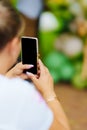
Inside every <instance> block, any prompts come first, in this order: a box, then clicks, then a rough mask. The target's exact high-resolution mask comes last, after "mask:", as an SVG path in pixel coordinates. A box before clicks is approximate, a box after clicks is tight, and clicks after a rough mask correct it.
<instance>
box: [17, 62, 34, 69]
mask: <svg viewBox="0 0 87 130" xmlns="http://www.w3.org/2000/svg"><path fill="white" fill-rule="evenodd" d="M16 66H17V67H18V68H19V69H21V70H24V69H30V68H32V67H34V65H32V64H30V65H27V64H22V62H20V63H18V64H17V65H16Z"/></svg>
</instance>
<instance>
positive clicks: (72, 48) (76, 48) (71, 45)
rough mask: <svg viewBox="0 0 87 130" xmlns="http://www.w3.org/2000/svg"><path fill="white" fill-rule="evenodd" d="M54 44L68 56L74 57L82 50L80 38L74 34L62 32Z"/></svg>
mask: <svg viewBox="0 0 87 130" xmlns="http://www.w3.org/2000/svg"><path fill="white" fill-rule="evenodd" d="M55 46H56V48H57V49H58V50H61V51H62V52H63V53H64V54H66V55H67V56H69V57H75V56H77V55H79V54H81V53H82V50H83V42H82V40H81V39H80V38H78V37H76V36H71V35H68V34H63V35H62V36H60V37H59V38H58V39H57V40H56V42H55Z"/></svg>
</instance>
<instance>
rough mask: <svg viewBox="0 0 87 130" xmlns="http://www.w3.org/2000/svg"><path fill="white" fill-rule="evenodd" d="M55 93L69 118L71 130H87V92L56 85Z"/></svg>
mask: <svg viewBox="0 0 87 130" xmlns="http://www.w3.org/2000/svg"><path fill="white" fill-rule="evenodd" d="M55 92H56V94H57V97H58V99H59V100H60V102H61V104H62V106H63V108H64V111H65V113H66V115H67V117H68V120H69V123H70V126H71V130H87V90H77V89H75V88H73V87H72V86H70V85H66V84H58V85H55Z"/></svg>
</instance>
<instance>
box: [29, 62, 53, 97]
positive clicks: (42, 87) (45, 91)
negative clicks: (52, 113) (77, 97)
mask: <svg viewBox="0 0 87 130" xmlns="http://www.w3.org/2000/svg"><path fill="white" fill-rule="evenodd" d="M39 69H40V70H39V71H40V72H39V73H40V76H39V77H38V78H37V77H36V76H35V75H33V74H32V73H27V74H28V77H29V78H30V79H31V80H32V81H33V83H34V84H35V86H36V88H37V89H38V90H39V91H40V92H41V94H42V95H43V96H44V98H49V97H50V96H51V95H52V96H53V95H55V92H54V83H53V79H52V77H51V75H50V73H49V71H48V69H47V68H46V67H45V66H44V65H43V63H42V62H41V60H39Z"/></svg>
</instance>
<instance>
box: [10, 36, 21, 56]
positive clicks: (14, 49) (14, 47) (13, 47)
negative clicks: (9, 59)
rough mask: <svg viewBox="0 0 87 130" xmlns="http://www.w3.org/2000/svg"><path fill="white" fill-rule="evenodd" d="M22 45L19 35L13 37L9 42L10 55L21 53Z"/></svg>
mask: <svg viewBox="0 0 87 130" xmlns="http://www.w3.org/2000/svg"><path fill="white" fill-rule="evenodd" d="M19 47H20V40H19V38H18V37H15V38H14V39H12V40H11V41H10V42H9V44H8V51H9V53H10V55H13V56H14V55H17V54H18V53H19V49H20V48H19Z"/></svg>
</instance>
